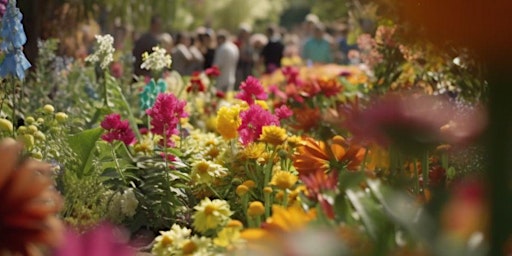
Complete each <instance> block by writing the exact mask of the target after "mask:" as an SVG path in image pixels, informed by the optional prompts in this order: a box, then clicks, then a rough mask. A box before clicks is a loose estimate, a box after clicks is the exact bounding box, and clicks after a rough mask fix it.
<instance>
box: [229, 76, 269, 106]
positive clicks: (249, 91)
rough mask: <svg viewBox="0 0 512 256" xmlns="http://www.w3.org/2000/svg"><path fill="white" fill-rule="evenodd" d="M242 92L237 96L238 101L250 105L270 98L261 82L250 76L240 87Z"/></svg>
mask: <svg viewBox="0 0 512 256" xmlns="http://www.w3.org/2000/svg"><path fill="white" fill-rule="evenodd" d="M240 90H241V91H240V92H239V93H238V94H237V95H236V98H237V99H241V100H243V101H245V102H247V103H248V104H249V105H252V104H254V100H255V99H256V100H266V99H267V98H268V95H267V93H266V92H265V89H264V88H263V86H262V85H261V83H260V81H259V80H258V79H256V78H255V77H252V76H249V77H247V79H246V80H245V81H244V82H242V85H240Z"/></svg>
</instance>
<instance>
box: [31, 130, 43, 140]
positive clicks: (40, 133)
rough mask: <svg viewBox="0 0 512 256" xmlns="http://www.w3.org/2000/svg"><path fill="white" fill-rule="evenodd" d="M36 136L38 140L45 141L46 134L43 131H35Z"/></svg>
mask: <svg viewBox="0 0 512 256" xmlns="http://www.w3.org/2000/svg"><path fill="white" fill-rule="evenodd" d="M34 138H36V140H40V141H45V140H46V135H44V133H42V132H41V131H37V132H35V133H34Z"/></svg>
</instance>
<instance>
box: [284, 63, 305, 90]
mask: <svg viewBox="0 0 512 256" xmlns="http://www.w3.org/2000/svg"><path fill="white" fill-rule="evenodd" d="M281 72H282V73H283V75H284V77H285V78H286V83H287V84H294V85H296V86H301V85H302V80H301V79H300V78H299V69H298V68H297V67H291V66H289V67H284V68H281Z"/></svg>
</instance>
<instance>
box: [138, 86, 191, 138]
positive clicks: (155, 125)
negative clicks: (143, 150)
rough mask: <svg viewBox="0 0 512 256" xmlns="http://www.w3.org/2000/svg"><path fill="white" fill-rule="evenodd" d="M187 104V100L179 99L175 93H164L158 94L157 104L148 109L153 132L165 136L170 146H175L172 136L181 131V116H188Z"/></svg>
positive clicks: (147, 112)
mask: <svg viewBox="0 0 512 256" xmlns="http://www.w3.org/2000/svg"><path fill="white" fill-rule="evenodd" d="M185 105H187V102H185V101H181V100H179V99H178V98H176V96H174V94H172V93H169V94H165V93H162V94H159V95H158V96H157V98H156V102H155V105H153V107H152V108H150V109H148V110H146V114H148V116H150V117H151V126H152V127H151V132H152V133H153V134H158V135H161V136H162V137H164V139H165V140H166V142H167V143H166V144H167V145H166V146H168V147H173V146H174V142H173V141H172V140H171V136H172V135H174V134H178V133H179V132H178V124H179V123H180V118H183V117H187V116H188V114H187V113H186V112H185ZM161 142H163V140H162V141H161Z"/></svg>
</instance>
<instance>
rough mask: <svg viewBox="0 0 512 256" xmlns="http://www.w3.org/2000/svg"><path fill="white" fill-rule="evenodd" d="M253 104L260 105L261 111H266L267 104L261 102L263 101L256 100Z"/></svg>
mask: <svg viewBox="0 0 512 256" xmlns="http://www.w3.org/2000/svg"><path fill="white" fill-rule="evenodd" d="M254 103H256V104H257V105H260V107H261V108H262V109H265V110H268V104H267V102H265V101H263V100H256V101H254Z"/></svg>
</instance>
